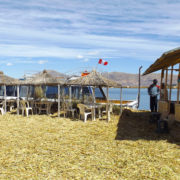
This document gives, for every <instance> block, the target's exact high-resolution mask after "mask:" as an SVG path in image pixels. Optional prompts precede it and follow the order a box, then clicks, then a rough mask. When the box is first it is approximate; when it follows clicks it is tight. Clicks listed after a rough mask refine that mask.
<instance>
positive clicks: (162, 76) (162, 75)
mask: <svg viewBox="0 0 180 180" xmlns="http://www.w3.org/2000/svg"><path fill="white" fill-rule="evenodd" d="M163 78H164V69H162V70H161V84H160V100H164V99H161V89H162V82H163ZM164 88H165V87H164Z"/></svg>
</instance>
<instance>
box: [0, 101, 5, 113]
mask: <svg viewBox="0 0 180 180" xmlns="http://www.w3.org/2000/svg"><path fill="white" fill-rule="evenodd" d="M4 106H5V103H4V101H2V102H1V103H0V111H1V114H2V115H4V114H5V111H4Z"/></svg>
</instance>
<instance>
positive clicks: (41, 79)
mask: <svg viewBox="0 0 180 180" xmlns="http://www.w3.org/2000/svg"><path fill="white" fill-rule="evenodd" d="M64 82H65V81H64V80H63V79H62V78H59V77H54V76H52V75H51V74H50V73H48V72H47V71H46V70H44V71H42V72H41V73H39V74H36V75H35V76H34V77H32V78H30V79H26V80H24V81H21V82H20V84H24V85H49V86H53V85H58V84H61V85H62V84H64Z"/></svg>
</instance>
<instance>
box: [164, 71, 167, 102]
mask: <svg viewBox="0 0 180 180" xmlns="http://www.w3.org/2000/svg"><path fill="white" fill-rule="evenodd" d="M167 81H168V70H167V69H166V79H165V85H164V88H165V89H166V90H167ZM166 90H165V93H164V97H167V96H168V94H167V91H166ZM167 100H168V98H167Z"/></svg>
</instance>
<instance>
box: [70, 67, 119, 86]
mask: <svg viewBox="0 0 180 180" xmlns="http://www.w3.org/2000/svg"><path fill="white" fill-rule="evenodd" d="M67 84H68V85H81V86H104V87H107V86H109V87H121V85H120V84H119V83H117V82H115V81H112V80H110V79H107V78H105V77H103V76H102V75H101V74H100V73H98V72H97V71H96V70H93V71H92V72H91V73H90V74H88V75H86V76H82V77H79V78H77V79H74V80H69V81H68V82H67Z"/></svg>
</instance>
